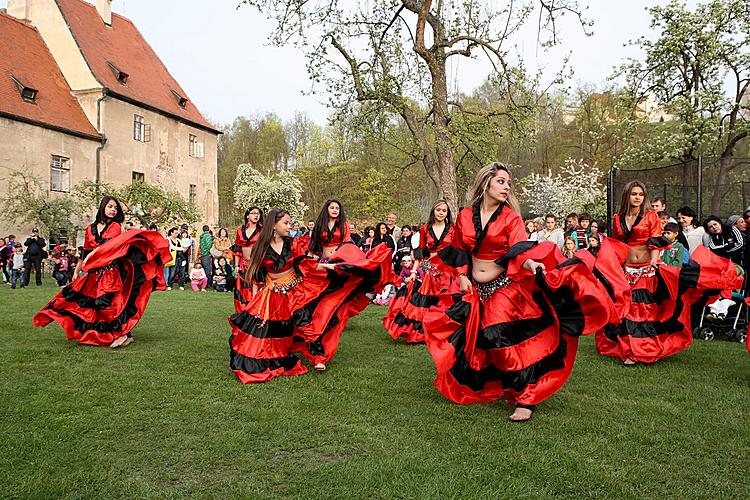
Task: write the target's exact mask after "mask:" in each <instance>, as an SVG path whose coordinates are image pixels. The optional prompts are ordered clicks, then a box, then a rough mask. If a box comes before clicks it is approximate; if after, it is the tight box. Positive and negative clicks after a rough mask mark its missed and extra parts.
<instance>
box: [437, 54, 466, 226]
mask: <svg viewBox="0 0 750 500" xmlns="http://www.w3.org/2000/svg"><path fill="white" fill-rule="evenodd" d="M435 55H436V58H435V59H436V64H435V66H434V67H433V68H431V73H432V123H433V126H434V127H435V156H436V157H437V181H438V182H437V183H436V187H437V189H438V195H439V196H440V197H441V198H443V199H445V201H447V202H448V205H449V206H450V207H451V209H452V210H453V211H454V212H453V213H457V212H458V209H459V208H460V206H461V205H460V204H459V199H458V193H457V186H456V159H455V157H454V156H453V142H452V141H451V136H450V130H449V129H448V126H449V124H450V112H449V109H448V84H447V80H446V73H445V54H444V51H442V50H441V51H438V52H437V53H436V54H435Z"/></svg>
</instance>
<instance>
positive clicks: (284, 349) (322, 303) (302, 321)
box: [229, 237, 390, 384]
mask: <svg viewBox="0 0 750 500" xmlns="http://www.w3.org/2000/svg"><path fill="white" fill-rule="evenodd" d="M309 241H310V238H309V237H301V238H289V237H287V238H284V245H283V247H282V250H281V252H280V253H277V252H276V251H275V250H274V249H273V248H271V247H269V248H268V250H267V251H266V255H265V258H264V259H263V261H262V263H261V269H260V271H259V272H258V273H256V276H255V279H256V280H257V281H258V282H260V283H263V287H262V288H261V289H260V290H259V291H258V292H257V293H256V294H255V295H254V296H252V297H251V299H250V301H249V302H248V303H247V304H245V305H244V306H243V307H242V310H241V311H240V312H238V313H236V314H233V315H232V316H231V317H230V318H229V323H230V325H231V327H232V335H231V337H230V339H229V345H230V366H231V369H232V371H234V373H235V374H236V375H237V378H239V379H240V381H241V382H243V383H245V384H247V383H253V382H266V381H269V380H271V379H273V378H275V377H278V376H283V375H301V374H303V373H306V372H307V368H306V367H305V366H304V365H303V364H302V361H301V360H300V358H298V357H297V356H296V355H295V353H298V352H299V353H302V354H303V355H304V356H305V357H307V358H308V359H309V360H310V361H311V362H313V363H318V362H326V361H329V360H330V358H331V357H333V355H334V354H335V352H336V347H337V346H338V339H339V338H340V336H341V331H339V330H338V326H339V325H341V324H342V321H343V325H345V324H346V320H347V319H348V317H349V316H348V314H349V313H350V311H351V309H350V307H349V304H348V303H349V302H352V301H356V299H357V298H358V297H359V294H360V293H361V286H362V281H363V278H364V279H374V275H375V274H379V273H378V272H376V271H370V270H368V268H367V266H374V265H375V263H376V262H370V261H368V260H367V259H363V260H361V261H358V262H351V260H352V259H351V258H350V262H349V263H348V264H347V266H349V268H345V266H341V268H339V266H337V268H336V269H334V270H331V269H319V268H318V261H317V260H315V259H312V258H309V257H307V256H306V254H307V251H308V246H309ZM344 247H347V248H348V247H354V248H356V247H355V246H354V244H349V245H344ZM357 250H359V249H357ZM347 251H348V250H347ZM337 253H338V252H337ZM359 253H360V254H361V255H362V257H364V254H363V253H362V252H361V250H359ZM389 257H390V256H389ZM268 273H273V274H275V275H278V274H283V277H281V278H277V279H272V278H270V276H269V275H268ZM284 273H286V274H284ZM355 273H356V274H355ZM341 330H343V326H342V328H341ZM334 340H335V341H334Z"/></svg>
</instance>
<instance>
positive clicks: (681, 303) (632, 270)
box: [596, 181, 742, 365]
mask: <svg viewBox="0 0 750 500" xmlns="http://www.w3.org/2000/svg"><path fill="white" fill-rule="evenodd" d="M646 200H648V196H647V193H646V186H645V185H644V184H643V183H642V182H639V181H632V182H629V183H628V184H627V185H626V186H625V188H624V189H623V192H622V198H621V202H620V210H619V211H618V212H617V213H616V214H615V215H614V216H613V218H612V237H611V240H615V241H612V244H613V246H615V247H617V248H616V250H615V252H616V253H617V254H618V255H619V256H620V258H619V259H620V264H622V265H623V269H624V281H625V284H624V285H623V284H622V282H623V276H622V275H620V276H613V275H612V274H611V273H610V274H609V275H608V276H606V275H605V276H606V278H605V279H606V281H607V282H609V284H610V285H612V286H611V288H622V286H626V287H627V288H626V290H627V289H629V294H628V295H629V296H628V297H627V301H626V302H627V303H622V304H620V306H621V310H624V311H625V315H624V319H623V320H622V322H621V323H619V324H618V325H616V326H613V325H610V326H608V327H607V328H605V329H604V330H603V331H601V332H598V333H597V335H596V347H597V350H598V351H599V353H600V354H603V355H605V356H611V357H615V358H619V359H620V360H622V362H623V363H624V364H626V365H634V364H636V363H655V362H656V361H659V360H661V359H664V358H666V357H668V356H672V355H673V354H676V353H678V352H680V351H682V350H684V349H686V348H687V347H688V346H690V344H691V343H692V341H693V336H692V332H691V329H690V308H691V306H692V305H693V304H694V303H696V302H697V301H699V300H701V299H703V298H708V297H712V296H717V295H722V296H725V297H731V291H732V290H733V289H734V288H739V287H740V286H741V285H742V279H741V278H739V277H738V276H737V272H736V270H735V266H734V265H733V264H732V262H731V261H729V260H727V259H723V258H721V257H719V256H717V255H715V254H713V253H712V252H710V251H709V250H708V249H706V248H705V247H698V248H697V249H696V250H695V251H694V252H693V254H692V255H691V257H690V262H689V263H688V265H687V266H685V267H683V268H678V267H671V266H659V252H660V250H662V249H666V248H669V247H671V243H670V242H669V241H668V240H667V239H666V238H664V237H663V235H662V229H661V225H660V224H659V217H658V216H657V214H656V212H654V211H651V210H649V209H648V208H647V207H646V204H645V203H646ZM601 255H602V252H601V251H600V252H599V254H598V256H597V260H598V259H599V256H601ZM603 269H611V266H608V267H606V268H603ZM617 282H620V285H617Z"/></svg>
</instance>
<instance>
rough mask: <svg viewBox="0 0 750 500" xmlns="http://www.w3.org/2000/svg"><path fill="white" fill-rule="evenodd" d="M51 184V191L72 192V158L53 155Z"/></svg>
mask: <svg viewBox="0 0 750 500" xmlns="http://www.w3.org/2000/svg"><path fill="white" fill-rule="evenodd" d="M49 186H50V191H58V192H61V193H69V192H70V158H66V157H64V156H58V155H52V160H51V162H50V181H49Z"/></svg>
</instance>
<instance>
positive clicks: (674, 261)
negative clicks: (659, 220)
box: [661, 222, 685, 267]
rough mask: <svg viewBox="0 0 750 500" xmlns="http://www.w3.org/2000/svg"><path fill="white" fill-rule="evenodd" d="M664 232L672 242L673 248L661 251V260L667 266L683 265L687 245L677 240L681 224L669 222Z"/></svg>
mask: <svg viewBox="0 0 750 500" xmlns="http://www.w3.org/2000/svg"><path fill="white" fill-rule="evenodd" d="M662 234H663V235H664V237H665V238H666V239H667V240H669V241H670V243H672V248H668V249H666V250H662V251H661V261H662V262H663V263H664V265H666V266H672V267H682V264H683V262H684V261H685V247H684V246H683V245H682V243H680V242H679V241H677V236H678V235H679V234H680V228H679V226H678V225H677V224H675V223H674V222H667V223H666V224H665V225H664V232H663V233H662Z"/></svg>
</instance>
